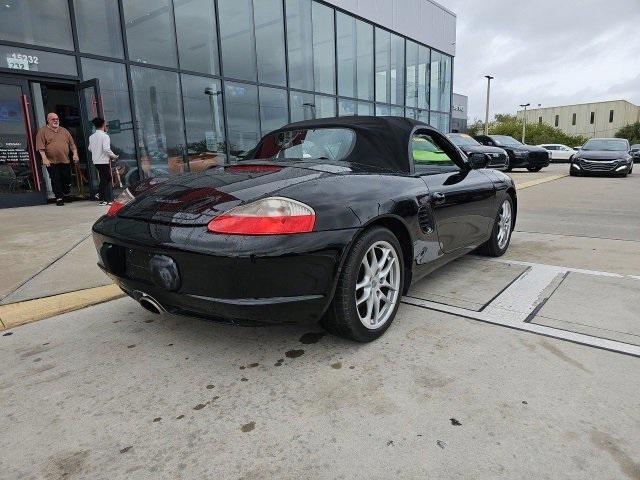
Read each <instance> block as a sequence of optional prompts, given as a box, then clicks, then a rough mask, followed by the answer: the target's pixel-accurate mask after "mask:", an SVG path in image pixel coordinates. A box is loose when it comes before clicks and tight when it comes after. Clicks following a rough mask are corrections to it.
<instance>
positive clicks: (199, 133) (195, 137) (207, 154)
mask: <svg viewBox="0 0 640 480" xmlns="http://www.w3.org/2000/svg"><path fill="white" fill-rule="evenodd" d="M181 79H182V102H183V104H184V118H185V127H186V131H187V162H188V164H189V171H191V172H202V171H204V170H208V169H209V168H211V167H214V166H216V165H221V164H223V163H225V158H226V142H225V135H224V115H223V110H222V87H221V86H220V80H214V79H213V78H204V77H196V76H193V75H182V76H181Z"/></svg>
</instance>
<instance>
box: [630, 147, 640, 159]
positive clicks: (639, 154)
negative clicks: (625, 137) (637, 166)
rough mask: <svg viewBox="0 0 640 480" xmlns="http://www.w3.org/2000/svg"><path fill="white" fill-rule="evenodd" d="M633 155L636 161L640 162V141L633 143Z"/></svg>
mask: <svg viewBox="0 0 640 480" xmlns="http://www.w3.org/2000/svg"><path fill="white" fill-rule="evenodd" d="M631 156H632V157H633V161H634V162H640V143H636V144H635V145H631Z"/></svg>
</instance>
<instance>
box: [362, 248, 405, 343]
mask: <svg viewBox="0 0 640 480" xmlns="http://www.w3.org/2000/svg"><path fill="white" fill-rule="evenodd" d="M357 278H358V280H357V282H356V291H355V302H356V310H357V312H358V317H359V319H360V322H361V323H362V325H364V326H365V327H366V328H368V329H370V330H373V329H377V328H380V327H381V326H382V325H384V324H385V323H386V322H387V321H388V320H389V318H390V317H391V314H392V313H393V311H394V308H395V305H396V303H397V302H398V299H399V296H400V261H399V258H398V253H397V251H396V250H395V248H394V247H393V246H392V245H391V244H390V243H389V242H386V241H378V242H376V243H374V244H373V245H371V247H369V249H368V250H367V253H365V255H364V257H363V258H362V262H361V263H360V268H359V270H358V277H357Z"/></svg>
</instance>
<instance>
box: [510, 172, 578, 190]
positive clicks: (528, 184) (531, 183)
mask: <svg viewBox="0 0 640 480" xmlns="http://www.w3.org/2000/svg"><path fill="white" fill-rule="evenodd" d="M568 176H569V174H568V173H562V174H560V175H552V176H550V177H544V178H539V179H537V180H531V181H529V182H522V183H518V182H516V190H524V189H525V188H530V187H535V186H536V185H541V184H543V183H547V182H553V181H554V180H559V179H561V178H564V177H568Z"/></svg>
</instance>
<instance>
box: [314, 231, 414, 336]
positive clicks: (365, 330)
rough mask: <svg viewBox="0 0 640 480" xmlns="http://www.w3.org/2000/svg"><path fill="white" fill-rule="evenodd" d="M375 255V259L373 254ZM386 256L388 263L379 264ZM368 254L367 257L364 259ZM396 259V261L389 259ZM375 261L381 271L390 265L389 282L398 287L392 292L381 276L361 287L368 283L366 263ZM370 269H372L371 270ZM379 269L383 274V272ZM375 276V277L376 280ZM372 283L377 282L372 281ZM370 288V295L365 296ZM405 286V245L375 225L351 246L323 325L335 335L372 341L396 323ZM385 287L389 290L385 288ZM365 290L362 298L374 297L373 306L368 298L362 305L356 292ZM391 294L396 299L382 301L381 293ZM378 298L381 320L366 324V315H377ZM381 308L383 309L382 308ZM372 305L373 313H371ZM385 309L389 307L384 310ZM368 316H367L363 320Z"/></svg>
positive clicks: (370, 316)
mask: <svg viewBox="0 0 640 480" xmlns="http://www.w3.org/2000/svg"><path fill="white" fill-rule="evenodd" d="M372 252H373V255H374V256H375V260H376V261H375V262H374V261H373V258H372V257H371V255H372ZM385 254H386V255H388V256H387V257H386V259H387V263H383V264H382V265H380V263H377V262H379V261H381V260H382V259H383V258H384V255H385ZM365 256H366V259H365ZM391 258H393V259H394V260H390V259H391ZM372 263H375V266H374V268H375V269H377V270H376V272H378V271H380V269H382V272H383V271H384V270H385V269H387V268H389V272H388V273H389V275H387V276H385V278H386V280H387V283H389V284H390V285H393V288H396V289H397V290H395V291H392V289H390V288H389V287H386V286H384V285H383V283H381V282H379V280H380V277H379V276H376V274H374V275H369V276H368V277H369V278H371V279H372V280H371V281H369V283H368V287H358V285H362V284H363V283H366V282H367V268H366V266H365V264H366V265H369V266H370V265H371V264H372ZM369 271H370V270H369ZM382 272H380V273H382ZM373 279H375V280H373ZM372 282H375V284H373V283H372ZM367 288H368V292H369V295H368V296H366V291H367ZM403 288H404V259H403V255H402V247H401V246H400V242H399V241H398V239H397V238H396V236H395V235H394V234H393V233H391V231H390V230H388V229H386V228H383V227H373V228H371V229H370V230H367V231H365V232H364V233H363V234H362V235H361V236H360V237H359V238H358V239H357V240H356V241H355V243H354V244H353V246H352V247H351V249H350V251H349V253H348V255H347V258H346V260H345V262H344V265H343V266H342V270H341V272H340V276H339V277H338V284H337V286H336V292H335V294H334V296H333V300H332V301H331V304H330V305H329V308H328V310H327V312H326V313H325V315H324V317H323V319H322V320H321V325H322V326H323V327H324V328H325V329H326V330H327V331H328V332H329V333H332V334H334V335H336V336H339V337H343V338H346V339H349V340H354V341H356V342H362V343H366V342H371V341H373V340H375V339H377V338H379V337H380V336H381V335H382V334H383V333H384V332H385V331H386V330H387V329H388V328H389V326H390V325H391V323H392V322H393V320H394V318H395V316H396V313H397V311H398V307H399V305H400V299H401V297H402V292H403ZM384 289H386V292H385V291H384ZM359 292H362V295H361V298H366V299H369V298H371V299H372V300H371V302H372V306H371V307H369V303H370V302H369V300H366V301H362V302H361V303H360V304H359V305H357V304H356V302H357V297H356V296H357V295H358V294H359ZM379 294H380V295H384V296H385V297H386V296H387V295H391V297H390V298H391V299H393V301H389V302H388V303H386V302H385V303H384V305H382V304H381V302H382V301H383V299H382V298H380V297H378V295H379ZM376 298H378V300H377V301H378V309H377V311H378V312H380V316H379V317H378V318H377V319H374V320H376V321H379V322H380V323H379V324H378V325H376V324H375V323H374V321H371V322H367V323H368V325H369V326H365V320H366V318H371V319H373V318H374V317H376V315H375V312H376V307H375V302H376V300H375V299H376ZM380 307H382V310H380ZM369 308H371V313H370V315H368V314H369ZM385 308H386V310H385ZM363 317H365V319H362V320H361V318H363Z"/></svg>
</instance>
